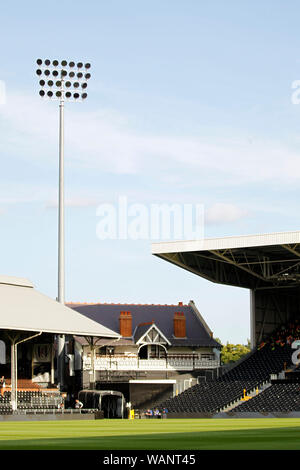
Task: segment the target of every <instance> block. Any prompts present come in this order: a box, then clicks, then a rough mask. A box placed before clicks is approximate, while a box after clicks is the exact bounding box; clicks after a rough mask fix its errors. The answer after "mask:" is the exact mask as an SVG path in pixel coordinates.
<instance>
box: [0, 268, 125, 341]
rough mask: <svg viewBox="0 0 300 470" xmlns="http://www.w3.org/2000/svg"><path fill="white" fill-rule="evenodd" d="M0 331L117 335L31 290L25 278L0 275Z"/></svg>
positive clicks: (100, 335)
mask: <svg viewBox="0 0 300 470" xmlns="http://www.w3.org/2000/svg"><path fill="white" fill-rule="evenodd" d="M0 308H1V315H0V329H3V330H18V331H37V332H40V331H42V332H45V333H56V334H60V333H61V334H71V335H78V336H99V337H106V338H118V337H119V336H120V335H118V334H117V333H116V332H114V331H112V330H110V329H108V328H106V327H105V326H103V325H101V324H99V323H98V322H94V321H92V320H90V319H89V318H87V317H86V316H84V315H81V314H80V313H78V312H75V311H74V310H72V309H71V308H68V307H66V306H64V305H62V304H60V303H59V302H57V301H56V300H53V299H51V298H50V297H47V296H46V295H44V294H41V293H40V292H38V291H37V290H35V289H34V286H33V284H32V283H31V282H30V281H28V280H27V279H21V278H15V277H10V276H0Z"/></svg>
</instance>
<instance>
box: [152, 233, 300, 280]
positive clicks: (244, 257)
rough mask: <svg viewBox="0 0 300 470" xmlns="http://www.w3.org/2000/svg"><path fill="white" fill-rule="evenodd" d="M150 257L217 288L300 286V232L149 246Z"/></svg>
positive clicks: (162, 243)
mask: <svg viewBox="0 0 300 470" xmlns="http://www.w3.org/2000/svg"><path fill="white" fill-rule="evenodd" d="M152 254H153V255H155V256H158V257H160V258H162V259H165V260H166V261H169V262H171V263H173V264H175V265H177V266H179V267H181V268H184V269H186V270H188V271H190V272H193V273H194V274H196V275H198V276H201V277H203V278H205V279H208V280H210V281H212V282H216V283H220V284H227V285H231V286H238V287H245V288H249V289H268V288H274V287H275V288H278V287H294V286H298V285H300V231H295V232H278V233H269V234H259V235H242V236H235V237H223V238H207V239H202V240H192V241H185V240H184V241H175V242H173V241H172V242H160V243H153V244H152Z"/></svg>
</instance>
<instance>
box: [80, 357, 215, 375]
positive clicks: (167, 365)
mask: <svg viewBox="0 0 300 470" xmlns="http://www.w3.org/2000/svg"><path fill="white" fill-rule="evenodd" d="M218 366H219V361H217V360H213V359H199V358H194V359H192V358H184V357H181V358H180V357H176V358H168V359H139V358H137V357H132V358H129V357H116V356H112V357H111V358H110V357H97V358H95V362H94V368H95V370H96V371H97V370H108V371H117V370H119V371H125V370H129V371H136V370H139V371H143V370H145V371H147V370H156V371H172V370H180V371H191V370H195V369H213V368H216V367H218ZM83 370H91V358H90V357H83Z"/></svg>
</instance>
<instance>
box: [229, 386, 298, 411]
mask: <svg viewBox="0 0 300 470" xmlns="http://www.w3.org/2000/svg"><path fill="white" fill-rule="evenodd" d="M299 389H300V384H298V383H286V384H285V383H274V384H273V385H271V387H269V388H267V389H266V390H264V391H263V392H262V393H260V394H259V395H257V396H254V397H253V398H251V399H250V400H248V401H246V402H244V403H242V404H240V405H239V406H237V407H236V408H234V410H233V411H234V412H260V413H266V412H271V413H272V412H290V411H300V390H299Z"/></svg>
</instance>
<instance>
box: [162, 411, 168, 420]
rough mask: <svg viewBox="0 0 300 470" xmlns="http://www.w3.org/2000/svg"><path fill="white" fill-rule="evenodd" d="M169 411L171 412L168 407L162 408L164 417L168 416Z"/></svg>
mask: <svg viewBox="0 0 300 470" xmlns="http://www.w3.org/2000/svg"><path fill="white" fill-rule="evenodd" d="M168 412H169V411H168V409H167V408H163V409H162V417H163V419H166V418H167V414H168Z"/></svg>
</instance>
